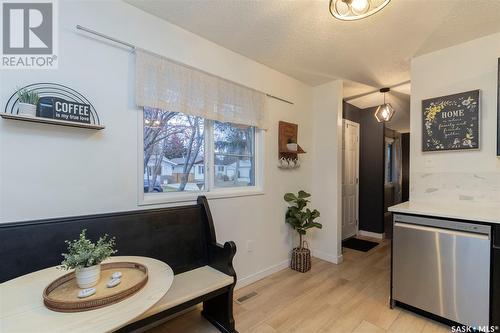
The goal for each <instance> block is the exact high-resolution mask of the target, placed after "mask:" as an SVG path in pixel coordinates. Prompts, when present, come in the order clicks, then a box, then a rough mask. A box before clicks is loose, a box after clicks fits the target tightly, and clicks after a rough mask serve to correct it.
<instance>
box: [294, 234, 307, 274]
mask: <svg viewBox="0 0 500 333" xmlns="http://www.w3.org/2000/svg"><path fill="white" fill-rule="evenodd" d="M290 268H291V269H293V270H295V271H297V272H301V273H305V272H307V271H309V270H310V269H311V251H310V250H309V244H307V242H306V241H304V242H302V247H296V248H294V249H293V250H292V260H291V261H290Z"/></svg>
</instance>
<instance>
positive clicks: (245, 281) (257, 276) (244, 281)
mask: <svg viewBox="0 0 500 333" xmlns="http://www.w3.org/2000/svg"><path fill="white" fill-rule="evenodd" d="M287 267H290V259H286V260H283V261H282V262H280V263H278V264H276V265H273V266H271V267H268V268H266V269H263V270H261V271H259V272H257V273H253V274H250V275H248V276H245V277H244V278H241V279H238V281H237V282H236V286H235V289H240V288H243V287H245V286H248V285H249V284H252V283H254V282H257V281H259V280H261V279H263V278H265V277H266V276H269V275H271V274H273V273H276V272H279V271H281V270H283V269H285V268H287Z"/></svg>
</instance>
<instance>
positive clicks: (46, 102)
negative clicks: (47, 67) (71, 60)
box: [5, 83, 100, 125]
mask: <svg viewBox="0 0 500 333" xmlns="http://www.w3.org/2000/svg"><path fill="white" fill-rule="evenodd" d="M19 90H24V91H28V92H32V93H36V95H37V96H38V97H39V99H38V103H37V105H36V117H35V118H38V119H42V118H43V119H54V120H62V121H66V122H72V123H79V124H88V125H100V120H99V115H98V114H97V111H96V110H95V108H94V106H93V105H92V103H90V101H89V100H88V99H87V98H85V96H83V95H82V94H81V93H79V92H77V91H76V90H74V89H72V88H69V87H67V86H64V85H61V84H57V83H34V84H30V85H27V86H25V87H23V88H20V89H19ZM18 112H19V97H18V94H17V92H16V93H14V94H13V95H12V96H11V97H10V98H9V100H8V101H7V105H6V106H5V113H6V114H13V115H16V114H18Z"/></svg>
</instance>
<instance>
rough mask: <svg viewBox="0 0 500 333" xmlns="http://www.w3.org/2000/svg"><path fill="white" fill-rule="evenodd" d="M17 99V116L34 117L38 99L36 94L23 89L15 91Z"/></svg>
mask: <svg viewBox="0 0 500 333" xmlns="http://www.w3.org/2000/svg"><path fill="white" fill-rule="evenodd" d="M17 98H18V101H19V111H18V112H19V114H22V115H25V116H31V117H35V116H36V107H37V105H38V101H39V99H40V96H39V95H38V93H37V92H36V91H32V90H28V89H26V88H23V89H19V90H18V91H17Z"/></svg>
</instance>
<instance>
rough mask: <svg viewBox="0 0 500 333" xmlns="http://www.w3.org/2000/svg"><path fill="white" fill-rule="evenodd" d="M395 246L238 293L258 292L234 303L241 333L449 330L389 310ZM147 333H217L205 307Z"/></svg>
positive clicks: (348, 254) (347, 254)
mask: <svg viewBox="0 0 500 333" xmlns="http://www.w3.org/2000/svg"><path fill="white" fill-rule="evenodd" d="M389 273H390V242H389V241H383V242H382V243H381V244H380V245H378V246H377V247H375V248H374V249H372V250H370V251H369V252H358V251H354V250H350V249H344V262H343V263H342V264H340V265H334V264H331V263H328V262H326V261H323V260H319V259H314V260H313V268H312V270H311V271H309V272H307V273H298V272H295V271H292V270H290V269H284V270H282V271H279V272H277V273H275V274H273V275H270V276H268V277H266V278H264V279H262V280H260V281H257V282H255V283H254V284H251V285H249V286H246V287H244V288H241V289H239V290H237V291H236V292H235V299H237V298H239V297H241V296H244V295H246V294H248V293H250V292H252V291H255V292H257V293H258V295H257V296H255V297H253V298H250V299H249V300H247V301H246V302H244V303H243V304H242V305H239V304H237V303H234V317H235V321H236V328H237V330H238V331H239V332H240V333H246V332H252V333H277V332H290V333H291V332H294V333H309V332H310V333H314V332H321V333H329V332H338V333H347V332H353V333H369V332H370V333H371V332H374V333H375V332H376V333H379V332H391V333H392V332H403V333H406V332H408V333H414V332H415V333H417V332H418V333H420V332H421V333H439V332H443V333H444V332H450V329H449V328H448V327H447V326H444V325H441V324H439V323H437V322H434V321H432V320H429V319H426V318H424V317H421V316H418V315H416V314H413V313H411V312H408V311H405V310H403V309H398V308H396V309H394V310H391V309H390V308H389V305H388V304H389ZM147 332H148V333H188V332H196V333H218V332H219V331H218V330H216V329H215V328H214V327H213V326H212V325H211V324H210V323H209V322H208V321H206V320H205V319H204V318H203V317H201V315H200V308H197V309H196V310H193V311H190V312H188V313H186V314H184V315H182V316H179V317H177V318H174V319H172V320H171V321H169V322H166V323H164V324H162V325H160V326H157V327H155V328H153V329H150V330H148V331H147Z"/></svg>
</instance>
